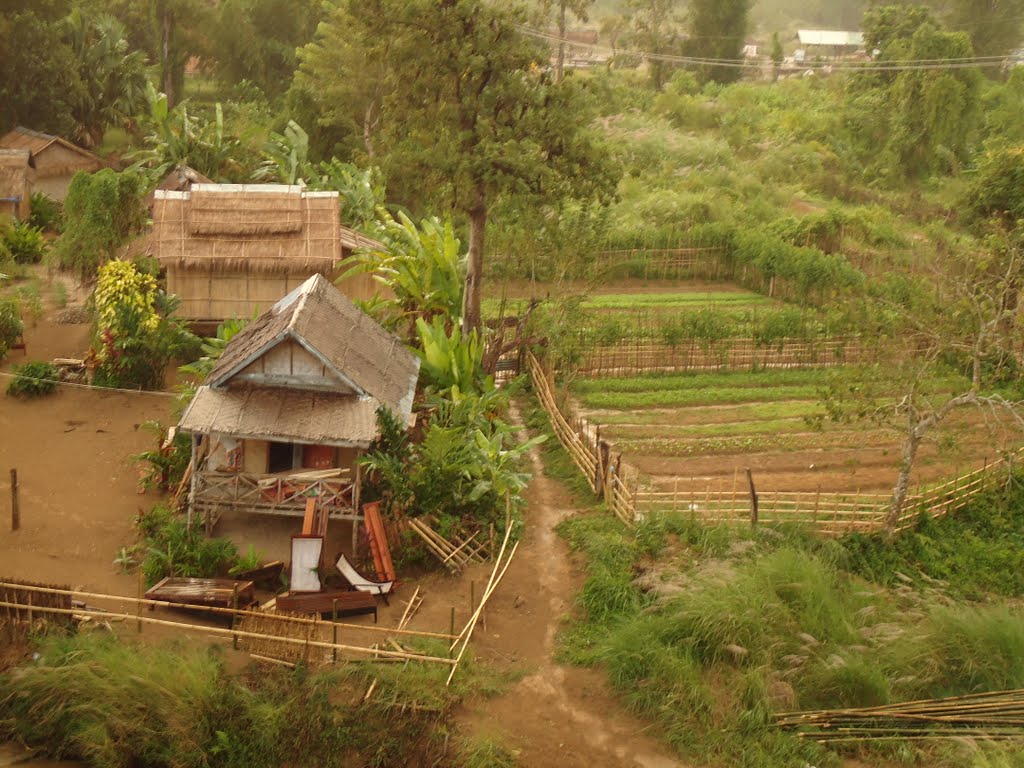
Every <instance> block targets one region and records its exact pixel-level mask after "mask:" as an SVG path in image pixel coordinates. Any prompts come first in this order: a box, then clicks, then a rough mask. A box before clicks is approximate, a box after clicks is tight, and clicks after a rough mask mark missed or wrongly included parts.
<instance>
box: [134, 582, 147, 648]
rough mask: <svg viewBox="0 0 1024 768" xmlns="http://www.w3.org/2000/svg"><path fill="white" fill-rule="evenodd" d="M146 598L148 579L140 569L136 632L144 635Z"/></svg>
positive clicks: (136, 605) (136, 606)
mask: <svg viewBox="0 0 1024 768" xmlns="http://www.w3.org/2000/svg"><path fill="white" fill-rule="evenodd" d="M145 597H146V577H145V574H143V573H142V568H139V601H138V602H137V603H135V631H136V632H137V633H138V634H140V635H141V634H142V601H143V600H144V599H145Z"/></svg>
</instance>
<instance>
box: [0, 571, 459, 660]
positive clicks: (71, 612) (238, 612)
mask: <svg viewBox="0 0 1024 768" xmlns="http://www.w3.org/2000/svg"><path fill="white" fill-rule="evenodd" d="M0 598H2V599H0V623H2V622H4V621H5V620H6V621H7V622H9V623H15V624H18V623H29V624H32V623H34V622H37V621H49V622H52V621H54V620H57V621H60V622H63V623H69V622H71V621H72V620H82V619H89V620H92V621H96V622H111V621H124V622H126V623H132V622H134V623H136V625H137V627H138V631H139V632H141V631H142V626H143V625H155V626H162V627H169V628H172V629H177V630H181V631H184V632H190V633H201V634H207V635H213V636H215V637H221V638H226V639H230V640H232V642H235V643H236V645H237V644H238V643H239V642H241V643H244V644H245V646H246V647H249V648H259V649H263V650H264V652H266V649H267V648H274V649H277V651H278V652H277V653H276V654H275V655H278V656H279V655H282V654H281V653H280V649H282V648H283V647H291V648H292V649H293V650H292V651H291V652H290V653H289V655H292V656H294V657H295V658H296V659H299V658H301V659H305V660H308V661H313V660H316V659H319V660H320V661H323V662H326V661H327V660H328V659H329V658H335V659H337V658H341V659H348V660H353V659H359V660H362V661H395V660H399V661H418V662H424V663H430V664H442V665H448V666H450V667H452V668H453V670H454V668H455V666H456V664H457V662H456V660H455V659H454V658H451V657H441V656H430V655H428V654H422V653H414V652H409V651H392V650H388V649H385V648H380V647H379V646H378V645H360V644H356V643H344V642H338V640H337V634H338V631H339V630H340V631H345V632H355V631H359V632H368V633H378V634H381V635H384V636H393V635H400V636H403V637H413V638H417V637H418V638H431V639H442V640H446V641H449V642H455V643H458V642H460V641H461V640H462V639H463V638H464V635H465V630H464V631H463V632H462V633H460V634H458V635H456V634H454V633H453V632H448V633H446V632H424V631H416V630H410V629H405V628H394V627H383V626H378V625H375V624H351V623H346V622H340V621H339V622H334V621H331V620H329V619H320V618H319V617H317V618H310V617H302V616H294V615H291V614H281V613H272V612H266V611H253V610H243V609H240V608H239V609H236V608H219V607H213V606H188V610H189V611H190V612H198V613H204V614H209V615H210V616H212V617H218V616H219V617H221V618H225V617H226V618H229V619H230V620H231V623H232V626H231V627H230V628H227V627H223V626H212V625H208V624H199V623H196V622H190V621H186V620H173V621H172V620H169V619H164V618H156V617H154V616H151V615H149V610H147V611H145V612H143V608H146V609H153V608H157V607H163V608H179V609H180V608H182V606H181V605H175V604H173V603H168V602H165V601H161V600H148V599H145V598H135V597H129V596H126V595H109V594H104V593H96V592H84V591H81V590H72V589H68V588H64V587H47V586H41V585H35V584H32V583H29V582H20V581H17V580H11V579H6V580H4V581H0ZM85 600H93V601H100V602H103V603H105V604H107V605H117V606H119V609H114V608H111V609H106V608H99V607H95V606H89V605H87V604H85V603H84V602H83V601H85ZM73 601H74V602H73ZM65 605H66V606H67V607H63V606H65ZM125 606H133V607H134V609H135V612H134V613H133V612H131V611H130V610H125ZM453 610H454V609H453ZM55 617H56V619H55ZM328 630H330V631H331V632H332V640H330V641H327V640H323V639H321V638H322V637H324V636H325V634H326V633H327V631H328Z"/></svg>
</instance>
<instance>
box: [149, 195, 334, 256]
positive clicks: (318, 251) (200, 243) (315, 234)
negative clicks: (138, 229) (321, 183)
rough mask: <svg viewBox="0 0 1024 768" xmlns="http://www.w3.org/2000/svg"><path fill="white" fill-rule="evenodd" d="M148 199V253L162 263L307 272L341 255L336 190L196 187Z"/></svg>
mask: <svg viewBox="0 0 1024 768" xmlns="http://www.w3.org/2000/svg"><path fill="white" fill-rule="evenodd" d="M153 203H154V207H153V234H152V237H151V244H152V247H153V255H154V256H155V257H156V259H157V260H158V261H159V262H160V263H161V264H163V265H165V266H168V267H172V266H173V267H178V268H184V269H188V270H202V271H209V272H215V273H224V272H251V273H262V274H277V275H286V274H291V275H298V274H302V275H304V276H309V275H310V274H313V273H315V272H319V273H322V274H327V273H329V272H330V271H331V270H332V268H333V267H334V265H335V264H336V263H337V262H338V261H339V260H340V259H341V244H340V237H339V229H340V224H339V222H338V194H337V193H336V192H305V191H303V189H302V188H301V187H290V186H284V185H276V184H196V185H193V187H192V189H191V191H190V192H163V191H157V192H156V194H155V195H154V200H153Z"/></svg>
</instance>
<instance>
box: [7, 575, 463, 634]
mask: <svg viewBox="0 0 1024 768" xmlns="http://www.w3.org/2000/svg"><path fill="white" fill-rule="evenodd" d="M0 588H4V589H8V588H9V589H17V590H24V591H26V592H37V593H39V594H50V595H67V596H69V597H80V598H87V599H92V600H116V601H120V602H122V603H124V602H127V603H132V604H135V603H140V604H142V605H145V606H152V607H154V608H178V609H180V608H186V609H188V610H189V611H196V612H201V613H216V614H222V615H233V614H238V615H240V616H241V617H245V616H253V615H256V616H260V617H266V618H268V619H271V620H272V621H280V622H283V623H292V624H312V623H313V619H307V618H304V617H301V616H283V615H281V614H278V613H259V612H255V611H248V610H242V609H239V610H237V611H235V610H233V609H231V608H220V607H217V606H212V605H185V604H183V603H172V602H168V601H166V600H150V599H148V598H144V599H141V600H140V599H138V598H134V597H129V596H127V595H105V594H102V593H97V592H83V591H81V590H77V589H56V588H54V587H37V586H34V585H28V584H17V583H14V582H3V581H0ZM98 613H102V612H98ZM110 615H117V614H115V613H114V612H111V613H110ZM189 626H191V625H189ZM197 626H198V625H197ZM338 626H339V627H342V628H349V629H364V630H368V631H371V632H386V633H397V634H402V635H411V636H415V637H433V638H437V639H442V640H450V639H454V638H457V637H458V635H455V634H450V635H449V634H445V633H443V632H425V631H419V630H411V629H407V630H399V629H394V628H390V629H389V628H388V627H379V626H376V625H373V624H352V623H346V622H343V621H342V622H338Z"/></svg>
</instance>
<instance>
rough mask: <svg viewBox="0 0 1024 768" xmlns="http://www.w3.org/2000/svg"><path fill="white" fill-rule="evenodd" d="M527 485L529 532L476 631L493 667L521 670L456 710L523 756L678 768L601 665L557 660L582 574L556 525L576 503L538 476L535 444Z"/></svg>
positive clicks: (586, 767)
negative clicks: (615, 691) (621, 699)
mask: <svg viewBox="0 0 1024 768" xmlns="http://www.w3.org/2000/svg"><path fill="white" fill-rule="evenodd" d="M532 459H533V474H534V479H533V482H532V483H531V484H530V487H529V489H528V491H527V499H528V502H529V508H528V510H527V513H526V526H527V527H526V534H525V537H524V540H523V543H522V545H520V547H519V550H518V553H517V555H516V559H515V561H513V563H512V565H511V566H510V567H509V571H508V574H507V575H506V577H505V579H504V580H503V581H502V584H501V587H500V588H499V589H498V590H497V591H496V592H495V594H494V597H493V598H492V601H491V603H489V611H488V620H487V627H486V629H484V628H478V630H477V633H476V635H474V639H473V647H474V650H475V652H476V654H477V657H478V658H480V659H482V660H484V661H486V662H488V663H490V664H492V665H496V666H498V667H499V668H503V669H508V670H514V669H520V670H521V669H524V668H525V669H526V670H528V672H527V675H526V677H524V678H523V679H521V680H520V681H519V682H517V683H515V684H514V685H513V686H512V687H511V688H510V689H509V690H508V691H507V692H506V693H505V694H504V695H502V696H500V697H497V698H494V699H484V700H475V701H470V702H467V703H466V704H465V705H463V707H462V709H461V711H460V712H459V713H458V720H459V722H460V724H461V725H462V726H463V727H464V728H465V729H466V730H467V731H468V732H469V733H470V734H473V735H478V736H491V737H493V738H495V739H497V740H499V741H501V742H502V743H504V744H505V745H507V746H508V747H509V748H511V749H513V750H515V751H516V752H517V753H518V755H519V761H520V764H521V765H524V766H549V765H551V766H554V765H557V766H559V768H574V767H576V766H578V767H579V768H597V767H599V766H619V767H621V768H681V767H682V766H683V764H682V763H680V762H678V761H677V760H675V759H674V758H672V757H669V756H668V749H667V748H666V747H665V746H664V745H662V744H660V743H658V742H657V741H656V740H655V739H654V738H653V737H652V736H650V735H648V734H646V733H645V729H646V728H649V727H650V725H649V724H646V723H643V722H641V721H639V720H636V719H634V718H631V717H629V716H628V715H627V714H625V713H624V711H623V709H622V705H621V704H619V703H618V702H617V701H616V700H615V698H614V697H613V696H612V695H611V693H610V692H609V690H608V687H607V685H606V683H605V680H604V675H603V673H602V672H601V671H599V670H592V669H580V668H577V667H569V666H563V665H561V664H557V663H556V662H555V661H554V659H553V656H554V652H555V640H556V635H557V633H558V631H559V629H560V628H561V626H562V624H563V622H564V621H565V618H566V617H567V615H568V614H569V613H570V612H571V610H572V603H573V598H574V597H575V595H576V594H577V593H578V592H579V588H580V585H581V584H582V581H583V578H582V573H581V570H582V566H581V565H580V564H579V563H574V562H573V559H572V558H571V556H570V554H569V551H568V547H567V546H566V544H565V542H564V541H563V540H562V539H561V538H560V537H559V535H558V534H557V533H556V532H555V527H556V526H557V525H558V524H559V523H560V522H561V521H562V520H565V519H566V518H567V517H570V516H571V515H572V514H574V513H575V511H576V509H575V508H574V505H573V499H572V498H571V497H570V495H569V494H568V493H567V492H566V490H565V489H564V488H563V487H562V485H561V484H560V483H558V482H557V481H555V480H552V479H550V478H548V477H545V476H544V474H543V467H542V466H541V462H540V457H539V455H538V453H537V451H534V453H533V456H532Z"/></svg>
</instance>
